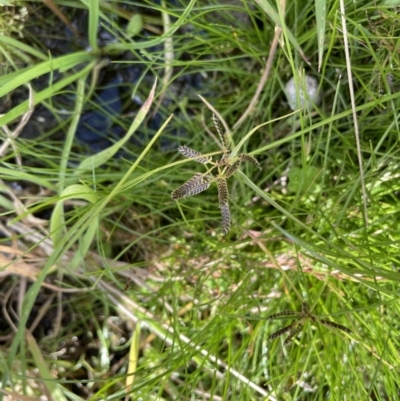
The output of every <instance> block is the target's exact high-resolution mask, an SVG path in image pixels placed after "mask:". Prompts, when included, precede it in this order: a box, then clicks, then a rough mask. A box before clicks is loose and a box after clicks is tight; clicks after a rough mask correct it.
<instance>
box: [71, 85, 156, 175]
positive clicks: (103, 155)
mask: <svg viewBox="0 0 400 401" xmlns="http://www.w3.org/2000/svg"><path fill="white" fill-rule="evenodd" d="M156 85H157V80H156V81H155V82H154V85H153V88H152V89H151V91H150V94H149V97H148V98H147V100H146V101H145V102H144V104H143V106H142V107H141V108H140V110H139V112H138V113H137V115H136V117H135V119H134V120H133V122H132V124H131V126H130V128H129V130H128V132H127V133H126V135H125V136H124V137H123V138H121V139H120V140H119V141H118V142H116V143H115V144H114V145H112V146H110V147H109V148H107V149H104V150H103V151H101V152H99V153H97V154H95V155H93V156H90V157H88V158H87V159H85V160H83V161H82V163H81V164H80V165H79V166H78V168H77V169H76V170H75V174H82V173H83V172H85V171H87V170H94V169H96V168H97V167H99V166H101V165H102V164H104V163H106V162H107V161H108V160H110V159H111V158H112V157H113V156H114V155H115V154H116V153H117V152H118V150H119V149H120V148H121V147H122V146H123V145H124V144H125V143H126V142H127V141H128V140H129V138H130V137H131V136H132V135H133V133H134V132H135V131H136V130H137V129H138V128H139V126H140V124H141V123H142V122H143V120H144V118H145V117H146V115H147V113H148V112H149V110H150V107H151V105H152V103H153V100H154V93H155V90H156Z"/></svg>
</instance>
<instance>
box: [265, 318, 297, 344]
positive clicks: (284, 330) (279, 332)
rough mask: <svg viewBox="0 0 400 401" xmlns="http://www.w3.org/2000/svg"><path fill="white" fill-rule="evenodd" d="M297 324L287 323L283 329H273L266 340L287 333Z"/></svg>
mask: <svg viewBox="0 0 400 401" xmlns="http://www.w3.org/2000/svg"><path fill="white" fill-rule="evenodd" d="M296 325H297V322H294V323H291V324H289V326H286V327H284V328H283V329H280V330H278V331H275V333H272V334H271V335H270V336H269V337H268V340H274V339H275V338H277V337H279V336H281V335H282V334H285V333H287V332H288V331H290V330H292V329H293V327H294V326H296Z"/></svg>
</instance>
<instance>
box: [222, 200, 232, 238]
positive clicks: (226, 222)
mask: <svg viewBox="0 0 400 401" xmlns="http://www.w3.org/2000/svg"><path fill="white" fill-rule="evenodd" d="M221 216H222V234H224V235H226V234H228V232H229V229H230V228H231V223H232V221H231V212H230V210H229V203H225V204H223V205H222V206H221Z"/></svg>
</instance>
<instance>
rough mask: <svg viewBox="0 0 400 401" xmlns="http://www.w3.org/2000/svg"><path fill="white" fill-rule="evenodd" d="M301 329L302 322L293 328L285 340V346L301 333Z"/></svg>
mask: <svg viewBox="0 0 400 401" xmlns="http://www.w3.org/2000/svg"><path fill="white" fill-rule="evenodd" d="M302 328H303V322H300V323H298V324H297V325H296V326H294V327H293V328H292V329H291V330H290V332H289V336H288V338H287V339H286V340H285V344H289V343H290V342H291V341H292V339H293V338H294V337H296V336H297V334H298V333H299V332H300V331H301V329H302Z"/></svg>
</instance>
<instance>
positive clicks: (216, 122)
mask: <svg viewBox="0 0 400 401" xmlns="http://www.w3.org/2000/svg"><path fill="white" fill-rule="evenodd" d="M212 120H213V124H214V127H215V129H216V130H217V132H218V135H219V139H220V140H221V144H222V147H223V148H224V150H227V149H228V141H227V140H226V137H225V135H224V133H223V132H222V127H221V123H220V122H219V120H218V117H217V116H216V115H215V114H214V113H213V115H212Z"/></svg>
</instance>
